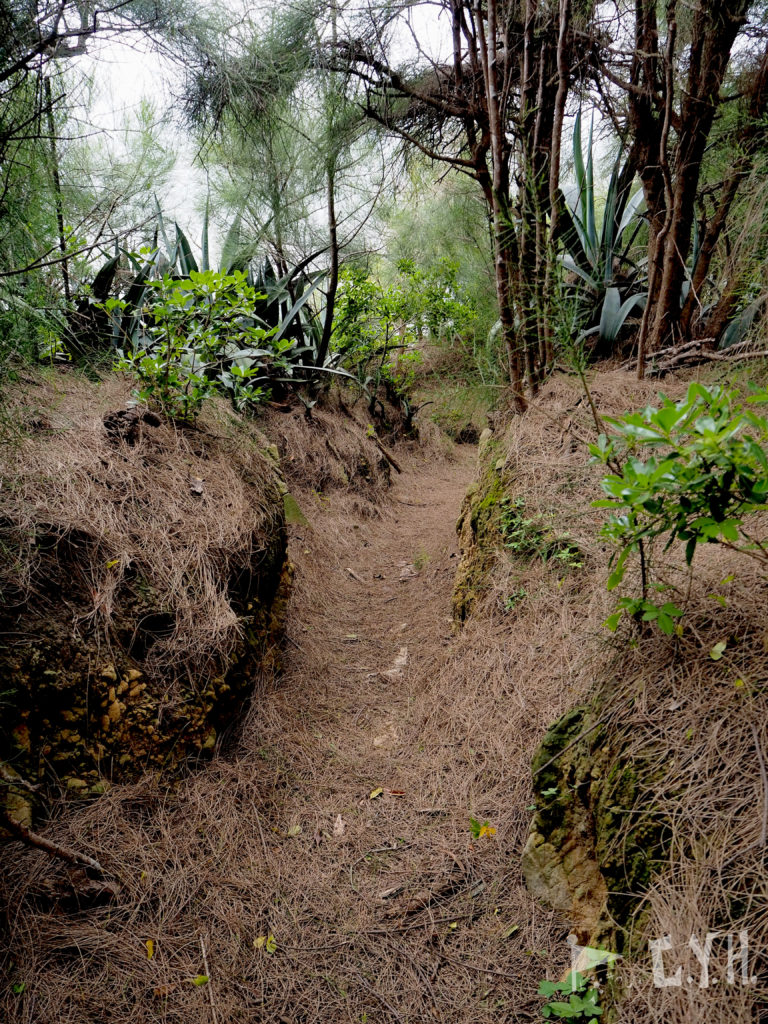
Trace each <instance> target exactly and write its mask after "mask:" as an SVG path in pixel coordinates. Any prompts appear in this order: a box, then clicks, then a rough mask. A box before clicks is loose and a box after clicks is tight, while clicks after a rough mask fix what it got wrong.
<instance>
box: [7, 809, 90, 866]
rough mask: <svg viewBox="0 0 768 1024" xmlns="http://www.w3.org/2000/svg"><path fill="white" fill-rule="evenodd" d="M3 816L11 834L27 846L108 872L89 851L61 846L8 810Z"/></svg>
mask: <svg viewBox="0 0 768 1024" xmlns="http://www.w3.org/2000/svg"><path fill="white" fill-rule="evenodd" d="M2 818H3V824H4V825H5V827H6V828H7V829H8V831H9V832H10V833H11V835H13V836H15V837H16V838H17V839H19V840H21V842H22V843H26V845H27V846H32V847H34V848H35V849H37V850H44V851H45V852H46V853H47V854H49V855H50V856H51V857H58V858H59V859H60V860H64V861H66V862H67V863H68V864H75V865H77V866H78V867H85V868H91V870H92V871H98V872H99V874H100V875H104V874H107V872H106V871H105V870H104V868H103V867H102V866H101V864H99V862H98V861H97V860H96V858H95V857H89V856H88V854H87V853H78V851H77V850H70V849H69V848H68V847H66V846H60V845H59V844H58V843H54V842H52V841H51V840H50V839H46V838H45V836H41V835H38V833H37V832H32V831H31V829H28V828H27V826H26V825H22V824H21V822H20V821H16V819H15V818H12V817H11V815H10V814H9V813H8V812H7V811H3V812H2Z"/></svg>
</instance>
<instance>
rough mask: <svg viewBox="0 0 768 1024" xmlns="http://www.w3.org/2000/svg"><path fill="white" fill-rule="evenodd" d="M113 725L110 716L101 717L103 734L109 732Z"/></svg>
mask: <svg viewBox="0 0 768 1024" xmlns="http://www.w3.org/2000/svg"><path fill="white" fill-rule="evenodd" d="M111 724H112V723H111V722H110V720H109V715H102V716H101V728H102V731H103V732H109V727H110V725H111Z"/></svg>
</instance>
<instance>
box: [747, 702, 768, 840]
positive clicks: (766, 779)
mask: <svg viewBox="0 0 768 1024" xmlns="http://www.w3.org/2000/svg"><path fill="white" fill-rule="evenodd" d="M751 729H752V736H753V738H754V741H755V751H756V753H757V760H758V763H759V765H760V776H761V778H762V780H763V826H762V828H761V830H760V848H761V849H762V850H763V851H765V842H766V838H768V773H766V770H765V759H764V757H763V750H762V747H761V746H760V736H759V735H758V732H757V727H756V725H755V723H754V722H752V723H751ZM763 856H765V853H763Z"/></svg>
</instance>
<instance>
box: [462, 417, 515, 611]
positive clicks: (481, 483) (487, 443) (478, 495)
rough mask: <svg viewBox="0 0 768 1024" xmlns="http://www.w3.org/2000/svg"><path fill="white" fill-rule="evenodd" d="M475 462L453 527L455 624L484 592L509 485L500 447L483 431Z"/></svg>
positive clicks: (498, 545)
mask: <svg viewBox="0 0 768 1024" xmlns="http://www.w3.org/2000/svg"><path fill="white" fill-rule="evenodd" d="M478 458H479V468H478V477H477V480H476V481H475V482H474V483H473V484H472V485H471V486H470V487H469V489H468V491H467V493H466V495H465V496H464V501H463V503H462V506H461V512H460V514H459V520H458V522H457V524H456V532H457V533H458V535H459V546H460V548H461V560H460V562H459V566H458V569H457V571H456V580H455V583H454V590H453V617H454V621H456V622H457V623H462V622H464V621H465V620H466V619H467V618H468V617H469V616H470V614H471V613H472V609H473V608H474V606H475V604H476V603H477V601H478V599H479V598H481V597H482V596H483V595H484V594H485V593H486V592H487V589H488V586H489V579H490V574H491V570H492V569H493V566H494V565H495V563H496V560H497V558H498V555H499V551H500V550H501V549H502V547H503V535H502V510H503V503H504V501H505V500H506V499H507V497H508V495H509V489H510V487H511V484H512V475H511V473H510V471H509V470H508V469H507V468H506V462H505V459H504V458H503V457H502V454H501V444H500V442H499V441H498V440H497V439H496V438H495V437H494V436H493V435H492V433H491V431H490V430H484V431H483V433H482V435H481V437H480V444H479V449H478Z"/></svg>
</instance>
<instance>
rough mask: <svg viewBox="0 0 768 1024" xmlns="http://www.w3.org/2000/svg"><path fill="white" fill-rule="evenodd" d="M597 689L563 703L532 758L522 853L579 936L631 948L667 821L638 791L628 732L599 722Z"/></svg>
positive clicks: (532, 879)
mask: <svg viewBox="0 0 768 1024" xmlns="http://www.w3.org/2000/svg"><path fill="white" fill-rule="evenodd" d="M604 709H605V694H604V692H603V693H601V692H599V691H598V692H597V693H596V695H595V696H594V697H593V700H592V701H591V702H590V703H588V704H584V705H580V706H578V707H575V708H572V709H571V710H569V711H568V712H567V713H566V714H565V715H563V717H562V718H560V719H559V720H558V721H557V722H556V723H555V724H554V725H553V726H552V727H551V728H550V730H549V731H548V732H547V734H546V736H545V737H544V740H543V741H542V743H541V745H540V747H539V749H538V751H537V752H536V755H535V757H534V759H533V763H532V772H533V782H534V790H535V796H536V813H535V815H534V818H533V821H532V822H531V830H530V834H529V837H528V841H527V843H526V846H525V849H524V852H523V873H524V876H525V879H526V883H527V885H528V888H529V889H530V891H531V892H532V893H533V894H534V895H535V896H537V898H539V899H541V900H542V901H543V902H545V903H547V904H549V905H550V906H552V907H553V908H555V909H557V910H558V911H560V912H561V913H563V914H565V915H566V916H567V917H568V919H569V921H570V922H571V923H572V926H573V928H574V931H575V933H576V935H577V936H578V939H579V941H580V942H581V943H582V944H586V945H592V946H601V947H606V948H610V949H613V950H616V951H618V952H621V953H625V954H626V953H631V952H632V950H631V948H630V942H631V934H632V932H633V931H636V929H635V928H633V927H631V926H632V924H633V923H635V924H636V921H635V917H636V915H637V914H638V912H640V911H641V907H642V895H643V893H644V892H645V890H646V889H647V887H648V885H649V883H650V881H651V879H652V877H653V874H654V871H655V869H656V867H657V866H658V865H659V864H660V863H661V858H662V857H663V853H664V849H665V845H666V841H667V824H666V823H665V822H664V821H663V820H662V819H661V818H660V817H659V816H658V815H657V814H655V813H654V808H653V806H652V805H649V804H648V802H647V799H646V796H645V794H647V792H648V791H649V788H650V783H651V782H652V780H651V778H650V776H649V771H650V769H648V768H647V767H646V766H645V765H643V764H642V763H638V762H637V761H635V760H633V759H632V758H631V757H630V756H629V754H628V750H627V748H628V745H629V736H628V734H627V733H626V732H623V731H622V730H621V728H616V727H615V725H612V726H611V727H610V728H609V727H607V726H606V724H605V723H604V721H603V718H602V716H603V714H604Z"/></svg>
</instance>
